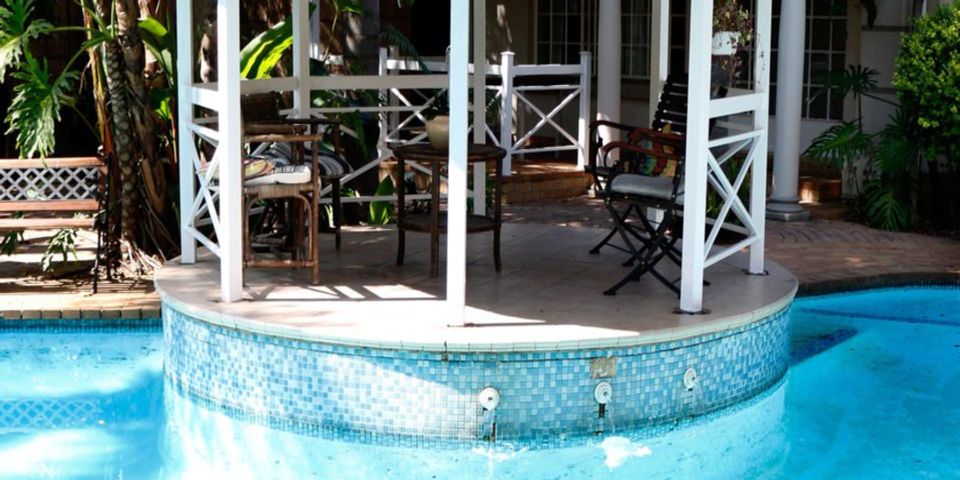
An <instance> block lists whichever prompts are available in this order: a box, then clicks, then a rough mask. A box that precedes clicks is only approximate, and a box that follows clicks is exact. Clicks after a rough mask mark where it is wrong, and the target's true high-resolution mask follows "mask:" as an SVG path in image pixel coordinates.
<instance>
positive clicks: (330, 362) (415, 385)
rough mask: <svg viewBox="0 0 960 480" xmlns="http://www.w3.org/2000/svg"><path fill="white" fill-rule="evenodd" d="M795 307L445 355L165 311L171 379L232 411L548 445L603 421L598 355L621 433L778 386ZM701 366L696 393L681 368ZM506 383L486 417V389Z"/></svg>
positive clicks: (420, 436) (406, 433)
mask: <svg viewBox="0 0 960 480" xmlns="http://www.w3.org/2000/svg"><path fill="white" fill-rule="evenodd" d="M788 323H789V311H788V310H784V311H781V312H779V313H777V314H775V315H772V316H771V317H769V318H766V319H763V320H761V321H758V322H755V323H752V324H749V325H746V326H743V327H739V328H736V329H732V330H729V331H724V332H719V333H714V334H709V335H704V336H700V337H694V338H688V339H683V340H677V341H671V342H664V343H660V344H652V345H640V346H636V347H629V348H621V349H590V350H573V351H559V352H510V353H482V354H470V353H450V354H445V353H437V352H416V351H402V350H383V349H371V348H357V347H347V346H342V345H330V344H323V343H317V342H307V341H299V340H292V339H283V338H277V337H271V336H266V335H259V334H253V333H248V332H242V331H238V330H235V329H229V328H224V327H220V326H216V325H212V324H209V323H206V322H203V321H199V320H196V319H194V318H191V317H189V316H187V315H184V314H182V313H181V312H178V311H176V310H174V309H171V308H164V310H163V332H164V342H165V369H164V370H165V374H166V376H167V378H168V379H169V381H170V383H171V384H172V385H173V386H174V387H175V388H176V389H177V391H178V392H181V393H183V394H184V395H186V396H188V397H190V398H194V399H197V400H198V401H201V402H202V403H203V405H205V406H207V407H209V408H215V409H217V410H220V411H224V412H226V413H228V414H230V415H231V416H234V417H237V418H243V419H247V420H252V421H257V422H261V423H265V424H267V425H270V426H273V427H277V428H288V429H291V430H293V431H298V432H300V431H304V432H312V433H314V434H319V435H324V436H332V437H333V438H338V439H346V440H350V439H357V438H361V440H362V439H368V440H371V441H372V440H373V439H393V440H392V441H391V443H393V444H397V442H400V443H401V444H406V443H405V442H409V443H412V444H415V445H419V444H422V443H423V442H426V441H434V440H460V441H477V440H479V439H481V438H483V437H484V436H485V435H489V430H490V424H491V422H494V421H495V422H496V430H497V438H498V439H504V440H523V441H550V439H556V438H558V435H561V434H562V435H564V436H566V435H589V434H592V433H593V432H596V431H598V430H602V428H603V426H604V421H603V419H600V418H599V417H598V405H597V403H596V402H595V401H594V399H593V389H594V387H595V386H596V384H597V382H599V381H600V380H598V379H594V378H591V376H590V371H591V368H590V361H591V360H592V359H595V358H609V357H616V359H617V360H616V361H617V368H616V375H615V376H613V377H610V378H605V379H604V380H605V381H609V382H610V383H611V384H612V386H613V391H614V395H613V400H612V401H611V403H610V405H608V407H607V411H608V412H610V414H611V415H614V416H615V418H616V425H617V427H619V428H624V429H634V428H646V427H650V426H654V425H667V424H672V423H674V422H676V421H677V420H681V419H685V418H691V417H694V416H698V415H703V414H706V413H709V412H714V411H717V410H719V409H722V408H725V407H728V406H730V405H733V404H735V403H737V402H739V401H742V400H744V399H746V398H749V397H752V396H755V395H757V394H758V393H760V392H763V391H764V390H766V389H768V388H770V387H771V386H772V385H774V384H776V383H777V382H778V381H779V380H780V379H781V378H782V377H783V375H784V373H785V372H786V369H787V367H788V364H789V360H790V357H789V331H788ZM688 368H694V369H695V370H696V372H697V375H698V378H699V384H698V386H697V388H695V389H693V390H688V389H687V388H686V387H685V386H684V383H683V376H684V373H685V372H686V370H687V369H688ZM487 386H493V387H495V388H497V389H498V390H499V391H500V394H501V402H500V406H499V407H498V408H497V409H496V411H494V412H486V411H485V410H484V409H483V408H482V407H481V406H480V405H479V403H478V400H477V394H478V393H479V392H480V390H481V389H483V388H484V387H487Z"/></svg>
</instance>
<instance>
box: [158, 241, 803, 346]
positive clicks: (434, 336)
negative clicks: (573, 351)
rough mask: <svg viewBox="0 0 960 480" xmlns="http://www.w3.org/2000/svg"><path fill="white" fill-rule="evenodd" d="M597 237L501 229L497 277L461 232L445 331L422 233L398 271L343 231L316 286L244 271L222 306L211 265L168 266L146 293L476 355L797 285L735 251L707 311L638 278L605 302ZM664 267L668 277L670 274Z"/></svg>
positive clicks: (674, 318)
mask: <svg viewBox="0 0 960 480" xmlns="http://www.w3.org/2000/svg"><path fill="white" fill-rule="evenodd" d="M605 233H606V231H605V230H603V229H595V228H559V227H554V226H547V225H532V224H531V225H520V224H509V225H507V226H506V227H505V229H504V245H503V262H504V270H503V272H501V273H499V274H498V273H497V272H496V271H495V270H494V268H493V264H492V263H493V262H492V256H491V252H490V247H491V241H492V240H491V235H490V234H486V235H484V234H478V235H472V236H471V237H470V241H469V244H470V246H469V252H468V253H469V254H468V294H467V304H468V309H467V313H466V321H467V322H468V323H469V324H470V325H468V326H467V327H465V328H453V329H450V328H444V327H445V325H446V324H447V323H448V319H449V314H448V313H447V312H446V311H445V310H444V309H443V308H444V307H443V305H444V304H443V303H440V302H436V300H437V299H441V298H443V291H444V287H443V285H444V283H443V280H442V277H441V278H439V279H431V278H429V276H428V275H427V242H426V240H427V238H428V237H427V236H426V235H421V234H409V235H408V250H407V263H406V264H405V265H404V266H402V267H398V266H397V265H396V264H395V254H396V232H395V231H393V230H390V229H388V230H382V231H372V230H369V229H365V230H360V231H348V232H347V233H345V242H344V247H343V250H342V251H341V252H340V253H334V252H333V248H332V240H331V239H329V238H326V239H325V241H324V246H323V252H324V255H325V258H326V260H325V261H324V264H323V267H322V269H321V273H322V280H321V285H320V286H317V287H311V286H309V285H307V283H308V276H307V272H305V271H302V270H301V271H282V270H280V271H278V270H249V271H248V273H247V276H246V282H245V285H246V298H247V299H248V300H250V301H244V302H239V303H235V304H229V305H227V304H222V303H219V302H218V301H217V297H218V292H219V284H218V282H219V271H218V269H217V266H218V264H217V262H216V261H215V259H213V258H211V257H207V259H206V261H203V262H199V263H198V264H196V265H192V266H181V265H179V264H177V263H172V264H169V265H168V266H167V267H165V268H164V269H163V270H162V271H161V272H160V274H159V276H158V281H157V285H158V290H160V291H161V293H162V294H165V295H167V296H168V298H170V299H172V300H173V301H175V302H176V303H177V305H176V308H177V309H178V310H184V309H185V311H187V312H190V313H193V314H195V315H199V316H201V317H202V318H204V319H207V320H210V321H213V322H216V323H221V324H225V325H227V326H231V327H232V326H237V327H239V328H242V329H245V330H246V329H249V330H253V331H258V332H261V333H268V334H275V335H281V336H290V337H295V338H308V339H316V340H324V341H332V342H337V343H345V344H351V345H373V346H384V347H403V348H415V349H419V348H424V349H431V350H433V349H442V350H482V351H502V350H513V349H516V348H523V349H524V350H529V349H556V348H558V347H559V348H586V347H601V346H603V347H609V346H626V345H634V344H640V343H648V342H654V341H663V340H669V339H675V338H683V337H687V336H692V335H699V334H705V333H712V332H714V331H717V330H721V329H726V328H730V327H733V326H738V325H742V324H744V323H747V322H750V321H755V320H759V319H762V318H764V317H766V316H768V315H770V314H771V313H774V312H775V311H777V310H779V309H781V308H783V307H784V306H785V305H786V304H787V303H788V302H789V300H790V299H791V298H792V294H793V292H794V289H795V288H796V280H795V279H794V277H793V276H792V275H791V274H790V273H789V272H787V271H786V270H784V269H783V268H781V267H780V266H779V265H776V264H773V263H772V264H771V265H769V270H770V273H771V274H770V275H769V276H751V275H748V274H746V273H745V271H744V267H745V263H744V262H745V260H746V259H745V258H744V257H745V256H744V255H738V256H737V257H735V258H732V259H730V260H729V261H727V262H722V263H721V264H719V265H717V266H715V267H714V268H712V269H710V270H709V271H708V274H707V279H708V280H709V281H710V282H711V285H710V286H709V287H706V288H705V291H704V297H705V302H706V305H707V306H708V307H709V309H710V310H711V313H710V314H708V315H680V314H675V313H673V310H674V308H675V307H676V305H677V297H676V295H675V294H674V293H673V292H672V291H670V290H669V289H667V288H666V287H665V286H663V285H661V284H660V283H658V282H656V280H655V279H653V278H652V277H649V276H647V277H644V278H643V279H642V280H641V281H640V282H636V283H632V284H629V285H627V286H626V287H624V288H623V289H622V290H621V292H620V294H618V295H617V296H615V297H609V296H604V295H603V294H602V292H603V291H604V290H605V289H606V288H607V287H609V286H610V285H612V284H613V283H615V282H616V281H617V280H619V279H620V278H621V277H622V276H623V275H624V274H625V273H626V272H627V269H625V268H624V267H623V266H621V263H622V261H623V260H624V255H623V254H622V253H619V252H616V251H614V250H612V249H606V250H605V251H604V252H602V253H601V254H600V255H590V254H588V253H587V251H588V250H589V249H590V247H591V246H593V244H594V243H595V242H596V241H597V240H599V239H600V238H602V237H603V235H604V234H605ZM668 263H669V262H664V263H662V265H664V266H666V265H667V264H668ZM670 266H671V267H672V268H669V269H665V270H664V271H665V272H669V273H668V277H671V278H674V277H678V276H679V273H678V269H677V268H676V267H673V266H672V265H670Z"/></svg>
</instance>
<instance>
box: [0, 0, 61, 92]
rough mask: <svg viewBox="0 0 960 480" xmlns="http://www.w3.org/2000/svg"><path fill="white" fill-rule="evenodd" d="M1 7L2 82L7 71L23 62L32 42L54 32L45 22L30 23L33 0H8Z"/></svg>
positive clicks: (0, 47) (0, 79) (0, 69)
mask: <svg viewBox="0 0 960 480" xmlns="http://www.w3.org/2000/svg"><path fill="white" fill-rule="evenodd" d="M5 3H6V6H3V5H0V82H2V81H3V80H4V79H5V78H6V76H7V69H10V68H16V67H18V66H19V65H20V63H21V62H22V59H23V57H24V56H25V54H29V50H28V49H27V47H28V44H29V42H30V40H33V39H36V38H37V37H39V36H40V35H45V34H47V33H49V32H50V31H51V30H53V25H51V24H50V23H48V22H46V21H43V20H36V21H32V22H29V23H28V21H29V18H30V14H31V13H32V12H33V0H6V2H5Z"/></svg>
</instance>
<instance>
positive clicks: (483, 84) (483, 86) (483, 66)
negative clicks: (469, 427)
mask: <svg viewBox="0 0 960 480" xmlns="http://www.w3.org/2000/svg"><path fill="white" fill-rule="evenodd" d="M473 143H477V144H484V143H487V2H486V0H473ZM473 214H474V215H486V214H487V166H486V165H484V164H483V163H482V162H477V163H476V164H474V165H473Z"/></svg>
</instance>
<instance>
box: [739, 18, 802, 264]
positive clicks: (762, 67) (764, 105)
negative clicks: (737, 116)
mask: <svg viewBox="0 0 960 480" xmlns="http://www.w3.org/2000/svg"><path fill="white" fill-rule="evenodd" d="M771 3H772V2H771V0H757V3H756V6H757V17H756V18H757V36H756V42H755V43H756V49H757V50H756V52H755V54H754V56H753V58H754V66H753V71H754V72H755V75H756V76H755V82H756V85H754V88H755V89H756V90H757V91H758V92H760V93H762V94H763V95H762V98H763V100H761V103H760V108H758V109H757V111H755V112H754V113H753V128H754V130H757V131H760V132H762V133H761V134H760V136H759V137H757V144H756V146H755V147H754V150H753V151H754V155H755V157H754V159H753V170H752V171H751V172H750V173H751V175H752V176H751V178H750V216H751V217H752V220H753V225H754V226H755V227H756V228H757V234H758V235H759V237H760V238H759V239H758V240H757V242H756V243H754V244H753V245H751V246H750V273H752V274H754V275H761V274H763V273H764V248H765V243H766V241H765V238H766V206H767V205H766V203H767V139H768V138H769V128H770V125H769V123H770V42H771V38H770V36H771V30H772V27H771V23H772V17H773V6H772V5H771ZM797 3H801V2H797Z"/></svg>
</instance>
